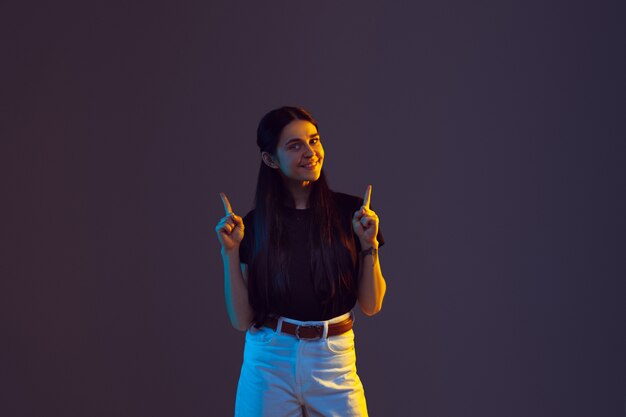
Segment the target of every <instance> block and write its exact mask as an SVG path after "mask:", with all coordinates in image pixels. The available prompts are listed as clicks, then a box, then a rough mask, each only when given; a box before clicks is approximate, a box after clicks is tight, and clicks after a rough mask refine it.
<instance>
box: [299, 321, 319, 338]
mask: <svg viewBox="0 0 626 417" xmlns="http://www.w3.org/2000/svg"><path fill="white" fill-rule="evenodd" d="M301 327H314V328H315V329H316V331H317V336H315V337H305V338H304V339H305V340H314V339H321V338H322V335H323V334H324V326H321V325H313V326H311V325H309V326H307V325H304V326H303V325H300V324H298V325H296V339H298V340H302V338H301V337H300V328H301Z"/></svg>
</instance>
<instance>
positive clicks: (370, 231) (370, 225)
mask: <svg viewBox="0 0 626 417" xmlns="http://www.w3.org/2000/svg"><path fill="white" fill-rule="evenodd" d="M371 196H372V186H371V185H368V186H367V189H366V190H365V197H364V198H363V205H362V206H361V208H360V209H359V210H357V211H355V212H354V216H352V228H353V229H354V233H356V235H357V236H358V237H359V240H360V241H361V248H364V249H365V248H368V247H371V246H374V247H376V248H378V241H377V240H376V236H377V235H378V216H377V215H376V213H374V212H373V211H372V210H370V198H371Z"/></svg>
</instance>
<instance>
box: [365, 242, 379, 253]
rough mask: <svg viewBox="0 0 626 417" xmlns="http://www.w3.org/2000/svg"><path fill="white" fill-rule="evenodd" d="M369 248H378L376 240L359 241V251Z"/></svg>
mask: <svg viewBox="0 0 626 417" xmlns="http://www.w3.org/2000/svg"><path fill="white" fill-rule="evenodd" d="M369 248H374V249H376V250H378V241H377V240H374V241H373V242H363V241H361V251H364V250H368V249H369Z"/></svg>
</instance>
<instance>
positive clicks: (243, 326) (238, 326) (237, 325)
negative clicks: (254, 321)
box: [230, 321, 250, 332]
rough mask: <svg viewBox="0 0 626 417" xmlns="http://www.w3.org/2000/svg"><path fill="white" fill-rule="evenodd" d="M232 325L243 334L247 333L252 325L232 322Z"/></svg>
mask: <svg viewBox="0 0 626 417" xmlns="http://www.w3.org/2000/svg"><path fill="white" fill-rule="evenodd" d="M230 324H231V325H232V326H233V328H234V329H236V330H239V331H241V332H245V331H246V330H248V327H250V323H245V322H237V321H231V322H230Z"/></svg>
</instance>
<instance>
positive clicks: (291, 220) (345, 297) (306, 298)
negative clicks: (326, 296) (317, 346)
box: [239, 192, 385, 321]
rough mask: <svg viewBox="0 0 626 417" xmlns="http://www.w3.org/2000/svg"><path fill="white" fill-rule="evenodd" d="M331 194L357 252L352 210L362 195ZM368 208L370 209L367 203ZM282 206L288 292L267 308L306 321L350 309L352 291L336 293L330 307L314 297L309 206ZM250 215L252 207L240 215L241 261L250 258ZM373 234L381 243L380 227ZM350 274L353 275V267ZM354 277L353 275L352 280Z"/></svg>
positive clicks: (359, 249)
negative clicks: (304, 207) (277, 302)
mask: <svg viewBox="0 0 626 417" xmlns="http://www.w3.org/2000/svg"><path fill="white" fill-rule="evenodd" d="M333 194H334V195H335V201H336V202H337V208H338V210H339V213H340V216H341V221H340V223H341V227H343V228H344V230H345V232H346V234H347V235H348V236H353V238H354V241H355V246H356V249H357V252H359V251H361V243H360V241H359V238H358V236H357V235H356V233H354V231H353V229H352V217H353V215H354V212H355V211H357V210H358V209H359V208H360V207H361V206H362V205H363V198H361V197H356V196H352V195H349V194H344V193H337V192H333ZM370 208H371V209H372V210H373V208H372V207H371V205H370ZM285 209H286V217H285V219H284V224H285V226H286V227H285V229H286V232H287V239H288V245H287V248H288V249H289V250H290V251H291V253H290V254H289V256H288V259H289V261H288V262H289V265H288V266H287V271H288V276H289V289H290V293H289V297H288V299H287V300H281V303H280V304H281V305H280V306H279V305H276V306H270V312H271V313H273V314H276V315H279V316H285V317H290V318H293V319H296V320H303V321H307V320H328V319H330V318H332V317H336V316H339V315H341V314H344V313H347V312H348V311H350V310H352V309H353V308H354V305H355V304H356V296H355V295H354V294H346V293H343V294H341V295H339V297H340V300H339V303H337V306H336V307H335V308H334V309H331V310H327V309H325V308H324V306H323V304H322V302H320V300H319V299H318V298H317V296H316V293H315V287H314V282H313V274H312V270H311V262H310V260H311V248H310V243H309V229H310V227H312V226H313V223H314V218H313V215H312V210H311V209H310V208H307V209H295V208H290V207H285ZM253 215H254V210H251V211H249V212H248V214H246V215H245V216H244V218H243V222H244V225H245V233H244V238H243V241H242V242H241V245H240V246H239V258H240V260H241V262H242V263H245V264H250V262H251V257H252V250H253V245H254V241H253V236H254V230H253V227H254V222H253ZM376 238H377V240H378V244H379V247H380V246H383V245H384V243H385V240H384V238H383V236H382V233H381V231H380V226H379V228H378V235H377V237H376ZM354 275H356V271H355V273H354ZM357 278H358V277H356V276H353V279H354V280H355V281H356V280H357Z"/></svg>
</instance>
